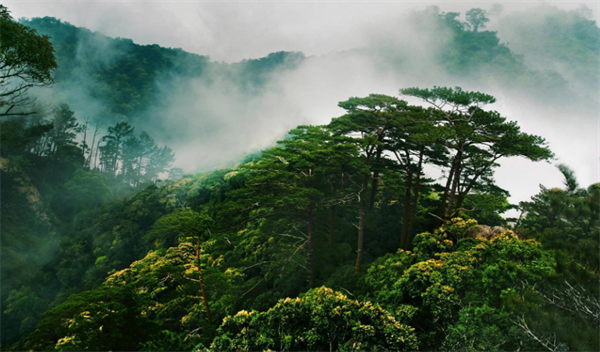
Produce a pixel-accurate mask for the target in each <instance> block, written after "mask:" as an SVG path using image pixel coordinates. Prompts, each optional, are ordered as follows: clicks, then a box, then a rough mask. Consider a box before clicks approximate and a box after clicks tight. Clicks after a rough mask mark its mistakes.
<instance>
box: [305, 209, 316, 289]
mask: <svg viewBox="0 0 600 352" xmlns="http://www.w3.org/2000/svg"><path fill="white" fill-rule="evenodd" d="M313 238H314V219H313V204H312V202H311V203H310V204H309V206H308V242H307V247H308V275H309V285H310V287H311V288H313V287H315V262H314V250H313Z"/></svg>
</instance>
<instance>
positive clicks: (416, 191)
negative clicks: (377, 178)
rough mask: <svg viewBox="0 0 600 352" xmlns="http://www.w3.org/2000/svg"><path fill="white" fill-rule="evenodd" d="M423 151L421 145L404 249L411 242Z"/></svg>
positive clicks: (408, 247)
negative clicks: (413, 198) (406, 241)
mask: <svg viewBox="0 0 600 352" xmlns="http://www.w3.org/2000/svg"><path fill="white" fill-rule="evenodd" d="M424 153H425V147H421V151H420V153H419V164H418V166H417V180H416V181H415V200H414V202H413V211H412V214H411V216H410V225H408V243H407V244H406V249H410V246H411V242H412V232H413V225H414V224H415V218H416V217H417V208H418V206H419V187H420V186H421V170H422V169H423V155H424Z"/></svg>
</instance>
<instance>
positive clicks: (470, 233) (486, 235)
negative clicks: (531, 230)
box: [465, 225, 519, 240]
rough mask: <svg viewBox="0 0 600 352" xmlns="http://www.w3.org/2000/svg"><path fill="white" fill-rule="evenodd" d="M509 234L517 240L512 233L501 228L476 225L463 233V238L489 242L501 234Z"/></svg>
mask: <svg viewBox="0 0 600 352" xmlns="http://www.w3.org/2000/svg"><path fill="white" fill-rule="evenodd" d="M506 232H509V233H510V234H511V235H513V236H515V237H517V238H519V237H518V236H517V235H516V234H515V233H514V232H513V231H511V230H509V229H506V228H504V227H501V226H494V227H491V226H487V225H477V226H473V227H471V228H470V229H468V230H467V231H465V237H470V238H477V239H481V240H491V239H493V238H496V237H498V236H500V235H501V234H503V233H506Z"/></svg>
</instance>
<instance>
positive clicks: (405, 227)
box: [400, 164, 413, 249]
mask: <svg viewBox="0 0 600 352" xmlns="http://www.w3.org/2000/svg"><path fill="white" fill-rule="evenodd" d="M412 177H413V171H412V166H411V165H410V164H409V165H408V175H407V178H406V192H405V193H404V214H403V215H402V234H401V235H400V248H401V249H406V242H407V240H406V236H407V233H408V222H409V221H408V218H409V216H410V215H409V214H410V198H411V194H412V192H411V188H412Z"/></svg>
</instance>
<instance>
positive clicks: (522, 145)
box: [0, 5, 600, 352]
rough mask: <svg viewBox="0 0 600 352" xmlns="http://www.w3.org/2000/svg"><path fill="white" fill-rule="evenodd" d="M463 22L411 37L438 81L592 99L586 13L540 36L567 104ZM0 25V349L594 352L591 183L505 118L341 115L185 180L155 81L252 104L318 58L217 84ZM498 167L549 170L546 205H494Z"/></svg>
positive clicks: (72, 40) (498, 201) (373, 99)
mask: <svg viewBox="0 0 600 352" xmlns="http://www.w3.org/2000/svg"><path fill="white" fill-rule="evenodd" d="M465 15H466V20H464V21H463V20H461V17H460V14H459V13H453V12H448V13H446V12H442V11H441V10H439V9H438V8H428V9H426V10H423V11H422V12H419V13H417V14H415V16H421V17H420V18H421V19H423V18H427V19H428V21H434V23H436V25H437V26H439V28H444V30H447V31H449V33H451V34H452V36H451V38H452V39H451V42H450V44H449V46H448V47H447V48H444V50H446V51H444V53H445V54H444V55H443V60H442V61H441V62H440V65H441V67H443V68H444V70H445V72H447V73H448V75H450V77H454V76H456V77H459V76H460V77H463V78H464V77H471V78H472V79H473V80H476V81H477V80H485V79H494V81H495V82H497V84H499V85H500V86H502V85H505V86H507V87H508V86H511V87H512V88H510V89H513V90H514V91H516V92H518V93H519V94H530V99H531V100H532V101H533V100H540V101H545V100H552V99H556V98H557V97H558V96H561V97H562V99H565V100H567V99H571V102H570V103H569V104H580V103H582V102H585V101H587V103H588V104H592V105H593V104H596V105H597V103H598V102H597V101H595V102H594V101H593V100H590V99H591V98H589V96H592V95H593V94H592V93H590V92H589V91H586V93H585V94H582V91H585V89H584V87H588V83H589V82H591V83H589V84H592V85H593V84H594V83H597V82H599V81H600V72H598V70H597V64H598V62H599V60H600V55H598V54H600V29H599V28H598V27H597V25H596V23H595V22H594V21H593V20H591V19H590V17H589V16H586V15H585V13H584V12H582V11H579V12H578V11H571V12H568V11H561V12H560V13H558V14H556V13H555V14H554V15H555V17H553V18H552V20H553V21H554V22H552V23H551V24H548V25H553V26H555V27H556V28H560V29H561V30H564V31H565V32H564V33H565V35H563V36H562V37H560V38H562V39H560V38H556V37H551V38H547V39H548V40H549V41H551V42H550V43H549V44H548V43H546V44H548V47H552V48H554V51H552V52H553V53H554V52H559V51H560V50H559V49H560V48H564V47H566V46H568V47H570V48H571V49H572V52H573V53H574V54H573V56H572V57H575V58H576V60H575V63H576V64H573V66H572V67H567V66H561V67H563V68H564V70H565V71H562V74H563V75H564V77H569V78H572V77H575V79H576V80H578V82H580V83H581V85H580V86H577V85H572V86H569V88H568V90H560V89H563V88H561V86H560V85H561V83H564V82H565V80H566V78H564V77H563V76H561V75H560V74H558V73H556V72H555V71H551V70H549V69H539V70H538V69H532V68H531V67H529V66H527V64H526V62H525V60H524V59H523V57H521V56H520V55H519V54H516V53H515V52H513V51H512V50H511V48H509V46H508V45H506V44H503V43H502V42H501V41H500V40H499V38H498V36H497V34H496V32H494V31H488V30H485V28H486V23H488V22H489V19H488V17H487V14H486V12H485V10H482V9H478V8H473V9H471V10H469V11H467V12H466V14H465ZM0 16H1V17H0V20H1V23H0V26H1V28H2V38H1V42H0V57H1V61H0V129H1V130H0V132H1V136H0V142H1V149H0V172H1V175H0V176H1V183H0V185H1V190H0V191H1V194H0V195H1V204H0V205H1V207H0V220H1V222H0V225H1V228H0V230H1V237H0V239H1V243H0V244H1V266H0V269H1V270H0V271H1V272H0V274H1V283H2V284H1V287H0V295H1V297H0V307H1V312H0V314H1V319H0V323H1V326H0V329H1V341H0V348H1V349H2V350H6V351H32V350H36V351H55V350H56V351H117V350H119V351H138V350H139V351H198V352H199V351H267V350H268V351H275V350H277V351H300V350H302V351H325V350H329V351H334V350H335V351H349V350H352V351H355V350H361V351H384V350H385V351H388V350H394V351H418V350H420V351H438V350H439V351H442V350H443V351H459V350H460V351H480V350H485V351H504V350H506V351H508V350H511V351H553V352H554V351H556V352H558V351H594V350H600V331H599V330H600V286H599V283H600V183H593V184H581V183H580V181H579V179H578V175H577V174H576V173H575V171H574V169H573V168H572V167H570V166H569V165H567V164H566V163H564V162H560V163H558V162H556V155H555V151H553V150H551V148H550V145H549V143H548V141H547V140H546V139H545V137H544V136H543V135H538V134H532V133H528V132H526V130H525V128H524V127H523V126H521V125H520V123H519V122H520V121H519V122H517V121H515V120H514V119H511V117H510V116H508V117H507V116H504V114H502V113H500V112H498V111H496V110H494V104H495V103H499V102H500V100H501V99H502V97H499V96H494V95H492V94H489V92H485V91H477V90H469V89H463V88H461V87H460V86H458V85H452V86H438V85H431V86H416V85H415V86H398V87H397V88H396V90H397V94H396V95H394V96H392V95H386V94H375V93H373V94H368V95H363V96H348V97H346V98H345V99H344V100H342V101H339V102H338V104H337V106H338V108H339V109H341V111H343V113H342V114H340V115H339V116H335V117H332V118H331V120H330V122H329V123H327V124H298V125H297V126H295V127H293V128H291V129H290V130H288V131H287V132H286V133H285V134H284V135H281V136H279V135H275V136H274V138H275V140H277V142H275V143H272V145H270V146H269V147H267V148H260V150H250V149H249V150H248V152H247V153H245V154H243V155H242V154H239V153H238V154H235V155H236V157H237V159H235V160H221V161H220V164H219V166H218V167H212V169H210V170H206V171H202V172H193V173H189V169H188V170H184V169H183V167H179V165H181V164H176V161H177V158H178V155H179V154H178V153H177V150H176V149H175V148H172V147H170V146H169V145H167V143H168V142H173V143H178V141H177V139H178V138H177V137H173V136H168V133H169V132H168V131H172V130H168V129H167V128H166V127H165V128H162V127H156V126H154V125H153V124H156V125H159V126H166V125H167V124H169V123H172V124H175V123H176V121H178V120H177V119H179V118H181V119H184V116H177V115H168V114H166V113H165V112H166V111H170V110H168V109H164V106H163V104H164V97H163V96H162V91H161V86H160V85H159V84H156V82H157V81H159V80H165V79H166V80H167V81H161V82H163V84H164V82H180V79H181V77H193V78H194V79H198V80H199V82H202V84H206V85H208V86H210V84H215V82H228V83H227V84H228V86H227V87H229V85H231V86H235V87H236V92H234V93H232V94H239V95H240V96H244V97H249V98H248V99H252V98H251V97H259V96H262V94H265V92H266V91H268V90H269V89H270V87H271V86H270V84H271V83H270V82H272V81H274V80H276V78H277V77H280V76H278V75H281V74H288V73H289V72H293V71H294V70H296V69H297V68H298V67H300V66H301V65H303V64H304V63H306V62H315V61H318V60H320V59H319V58H314V57H308V56H305V55H304V54H302V53H300V52H276V53H272V54H269V55H268V56H266V57H264V58H259V59H249V60H244V61H242V62H239V63H224V62H215V61H211V60H210V59H209V58H208V57H207V56H200V55H196V54H190V53H187V52H185V51H183V50H182V49H170V48H163V47H160V46H158V45H146V46H144V45H138V44H135V43H133V41H132V40H129V39H122V38H117V39H113V38H109V37H106V36H103V35H101V34H100V33H96V32H91V31H89V30H87V29H85V28H80V27H76V26H74V25H71V24H69V23H67V22H62V21H61V20H58V19H56V18H50V17H46V18H33V19H20V20H15V19H14V18H13V17H12V15H11V12H10V9H8V8H7V7H5V6H3V5H0ZM561 16H562V17H561ZM515 21H516V20H515ZM566 23H569V25H566ZM563 25H564V26H563ZM561 26H562V27H561ZM532 33H533V32H529V33H525V34H526V35H533V34H532ZM560 40H563V41H564V42H559V41H560ZM81 43H85V44H81ZM99 43H100V44H99ZM538 44H539V45H540V46H542V45H543V43H538ZM102 48H105V49H104V50H105V51H103V52H106V53H108V52H113V54H112V55H113V56H114V57H113V58H111V59H108V58H105V59H99V58H98V57H99V55H100V53H101V52H102V51H99V50H102ZM106 48H110V50H108V49H106ZM557 48H558V49H557ZM534 49H535V48H533V49H531V48H530V50H534ZM537 53H538V54H539V55H540V57H541V56H543V55H542V54H541V49H540V51H539V52H537ZM358 55H363V53H360V52H359V53H358ZM532 55H533V54H532ZM108 56H110V55H108ZM572 57H568V58H566V59H564V60H565V61H568V60H572ZM103 60H104V61H103ZM556 60H562V59H561V58H560V57H558V56H557V58H556ZM594 65H596V66H595V67H596V69H595V70H594V69H593V67H594ZM565 67H566V68H565ZM483 71H485V72H486V73H485V74H483V73H481V72H483ZM165 77H166V78H165ZM171 80H173V81H171ZM457 82H459V83H460V82H461V81H460V79H458V78H457ZM586 82H587V83H586ZM184 87H187V86H184ZM533 87H537V89H532V88H533ZM507 89H508V88H507ZM565 89H566V88H565ZM48 90H51V91H52V92H53V93H52V94H49V93H45V92H47V91H48ZM84 95H85V99H84V98H82V96H84ZM586 99H587V100H586ZM565 104H567V103H565ZM161 114H163V115H165V116H162V115H161ZM182 121H183V120H182ZM159 122H160V123H163V124H165V125H160V124H159ZM181 138H183V137H181ZM592 142H593V141H589V144H590V147H592V146H591V144H592ZM223 143H225V142H223ZM222 148H224V149H225V148H226V146H222ZM192 152H193V151H192ZM198 153H200V152H198ZM198 158H199V159H201V157H200V156H199V157H198ZM518 158H520V159H523V160H527V161H528V162H531V163H552V164H554V165H555V168H556V170H557V172H558V173H560V174H561V175H562V178H563V185H562V186H561V187H550V186H548V185H542V184H540V186H539V189H536V190H535V195H534V196H533V197H531V199H530V200H528V201H522V202H519V203H518V204H511V202H510V201H509V198H510V193H509V191H507V190H506V189H503V188H502V187H501V186H500V185H498V183H497V182H496V180H495V178H494V175H495V172H496V171H497V170H499V168H500V167H501V162H503V161H504V160H507V159H509V160H510V159H518ZM561 161H562V160H561ZM211 165H212V164H211ZM223 165H225V166H223ZM515 173H516V174H518V173H519V171H518V170H515ZM516 178H517V179H518V176H516ZM507 212H508V213H510V214H518V215H517V216H510V215H507Z"/></svg>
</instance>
